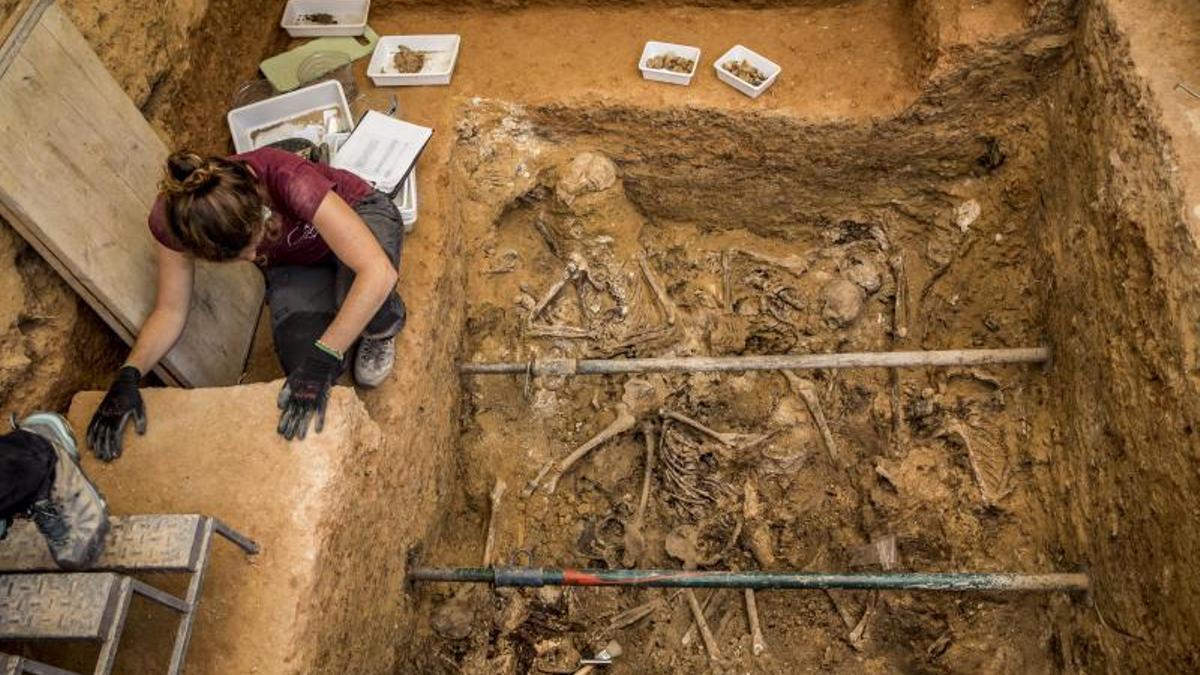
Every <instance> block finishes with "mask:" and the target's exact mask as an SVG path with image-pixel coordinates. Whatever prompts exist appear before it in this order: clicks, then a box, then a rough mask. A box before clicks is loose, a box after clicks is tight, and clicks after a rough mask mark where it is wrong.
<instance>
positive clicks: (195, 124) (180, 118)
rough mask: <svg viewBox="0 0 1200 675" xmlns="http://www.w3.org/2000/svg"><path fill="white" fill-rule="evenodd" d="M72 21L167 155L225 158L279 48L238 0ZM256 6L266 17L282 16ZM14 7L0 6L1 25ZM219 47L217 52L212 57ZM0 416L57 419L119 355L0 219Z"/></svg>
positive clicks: (126, 7)
mask: <svg viewBox="0 0 1200 675" xmlns="http://www.w3.org/2000/svg"><path fill="white" fill-rule="evenodd" d="M63 6H64V8H65V9H66V10H67V13H68V15H69V16H70V17H71V19H72V20H73V21H74V23H75V25H76V26H77V27H78V28H79V29H80V31H81V32H82V33H83V34H84V36H85V37H86V38H87V40H88V42H89V43H90V44H91V46H92V48H93V49H94V50H95V51H96V53H97V54H98V55H99V57H100V59H101V61H103V62H104V64H105V66H106V67H107V68H108V70H109V72H110V73H112V75H113V77H114V78H115V79H116V80H117V82H119V83H120V84H121V87H122V88H123V89H124V90H125V92H126V93H127V94H128V95H129V97H130V98H131V99H132V100H133V102H134V103H135V104H136V105H137V106H138V107H139V108H141V109H142V112H143V113H144V114H145V115H146V117H147V119H148V120H150V123H151V124H152V125H153V126H154V127H155V128H156V129H157V130H158V131H159V133H160V134H161V135H162V136H163V138H164V139H165V140H166V141H167V144H168V146H171V147H192V148H196V149H197V150H199V151H200V152H223V151H224V150H225V149H226V146H227V144H228V132H227V131H226V129H225V127H224V113H225V110H226V109H227V106H228V102H229V100H230V98H231V97H232V95H233V93H234V90H235V89H236V87H237V86H238V84H239V83H241V82H243V81H245V80H247V79H249V78H251V77H253V76H254V71H255V69H256V68H257V63H258V61H259V60H260V59H261V58H262V56H263V55H265V54H266V53H267V52H268V49H270V48H273V47H274V46H275V44H276V42H277V41H279V40H281V37H280V35H279V31H277V30H274V29H273V28H272V29H270V30H263V29H262V24H261V23H259V22H256V21H245V20H243V19H244V17H245V11H244V10H245V6H246V3H245V2H241V1H239V0H171V1H170V2H158V1H157V0H134V1H132V2H125V1H122V0H66V1H65V2H63ZM282 6H283V0H270V1H269V2H267V3H263V6H262V7H261V11H262V14H261V15H259V14H258V13H257V9H256V12H255V16H274V15H275V14H276V13H278V12H280V11H282ZM11 9H12V6H9V5H7V4H6V5H4V6H3V7H0V20H2V17H3V14H4V13H6V12H7V11H9V10H11ZM215 45H220V49H219V50H218V49H215V48H214V46H215ZM0 291H2V292H0V354H2V355H3V356H0V412H2V413H4V414H5V415H7V414H8V412H9V411H17V412H22V411H28V410H33V409H38V408H49V409H56V410H61V409H63V408H64V407H65V406H66V403H67V401H68V400H69V397H70V396H72V395H73V394H74V393H75V392H77V391H80V390H85V389H95V388H98V387H106V386H107V384H108V379H109V377H111V374H112V372H113V371H114V370H115V369H116V367H117V366H118V365H119V364H120V359H121V358H123V356H124V351H125V347H124V346H123V345H122V343H121V342H120V340H118V339H117V338H116V337H115V336H113V335H112V333H111V331H110V330H109V329H108V328H107V326H105V325H104V323H103V321H101V320H100V318H99V317H98V316H96V314H95V313H94V312H93V311H92V310H91V309H90V308H89V307H88V306H87V304H86V303H84V302H83V301H82V300H80V299H79V298H78V297H77V296H76V295H75V293H74V292H73V291H71V289H70V287H69V286H67V284H66V283H65V282H64V281H63V280H62V279H61V277H59V276H58V274H56V273H55V272H54V271H53V270H52V269H51V268H50V267H49V265H47V264H46V263H45V261H43V260H42V258H41V257H40V256H39V255H38V254H37V253H36V252H35V251H34V250H33V249H31V248H30V247H29V246H28V245H27V244H26V243H25V241H24V240H23V239H22V238H21V237H20V235H18V234H17V233H16V232H14V231H13V230H12V228H11V227H10V226H9V225H8V223H6V222H4V221H3V220H2V219H0Z"/></svg>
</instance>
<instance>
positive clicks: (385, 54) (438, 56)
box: [367, 35, 462, 87]
mask: <svg viewBox="0 0 1200 675" xmlns="http://www.w3.org/2000/svg"><path fill="white" fill-rule="evenodd" d="M461 41H462V38H461V37H459V36H458V35H385V36H383V37H381V38H379V43H378V44H376V45H375V53H374V54H372V55H371V63H370V65H368V66H367V76H369V77H370V78H371V81H372V82H374V83H375V86H377V87H405V86H408V87H413V86H421V85H438V84H450V78H451V76H453V75H454V66H455V64H456V63H457V62H458V47H459V44H460V43H461ZM401 46H404V47H408V48H409V49H411V50H413V51H417V52H425V65H424V66H423V67H422V68H421V71H420V72H418V73H401V72H399V71H398V70H396V66H395V65H394V64H393V63H392V58H393V56H395V54H396V50H397V48H398V47H401Z"/></svg>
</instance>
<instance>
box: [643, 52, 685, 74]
mask: <svg viewBox="0 0 1200 675" xmlns="http://www.w3.org/2000/svg"><path fill="white" fill-rule="evenodd" d="M646 67H647V68H653V69H655V70H669V71H671V72H672V73H690V72H692V68H695V67H696V62H695V61H693V60H692V59H689V58H685V57H682V56H678V55H676V54H672V53H670V52H667V53H666V54H659V55H658V56H655V57H652V58H651V59H650V60H648V61H646Z"/></svg>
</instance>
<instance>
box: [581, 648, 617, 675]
mask: <svg viewBox="0 0 1200 675" xmlns="http://www.w3.org/2000/svg"><path fill="white" fill-rule="evenodd" d="M624 653H625V650H624V649H623V648H622V647H621V643H619V642H617V641H616V640H609V641H608V644H607V645H605V646H604V649H601V650H600V652H599V653H597V654H596V656H595V657H593V659H592V660H594V661H597V662H604V663H605V665H608V664H610V663H612V662H613V661H614V660H615V659H616V658H617V657H619V656H621V654H624ZM595 671H596V665H594V664H587V665H584V666H583V667H582V668H580V669H579V670H576V671H575V672H574V675H591V674H592V673H594V672H595Z"/></svg>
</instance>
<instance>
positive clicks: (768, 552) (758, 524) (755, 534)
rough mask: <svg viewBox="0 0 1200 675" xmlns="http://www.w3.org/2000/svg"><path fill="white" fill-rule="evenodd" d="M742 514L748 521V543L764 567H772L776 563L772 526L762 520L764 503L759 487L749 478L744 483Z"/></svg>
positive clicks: (761, 566) (756, 558)
mask: <svg viewBox="0 0 1200 675" xmlns="http://www.w3.org/2000/svg"><path fill="white" fill-rule="evenodd" d="M743 495H744V498H743V500H742V516H743V517H744V519H745V522H746V543H747V545H748V546H749V548H750V552H751V553H752V554H753V555H754V559H755V560H756V561H758V565H759V567H760V568H762V569H770V568H771V567H773V566H774V565H775V544H774V541H773V539H774V538H773V537H772V536H771V528H770V526H768V525H767V523H765V522H763V520H762V504H761V503H760V502H759V499H758V489H757V488H755V486H754V482H753V481H750V480H747V481H746V482H745V483H744V484H743Z"/></svg>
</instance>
